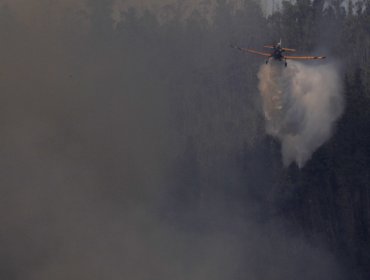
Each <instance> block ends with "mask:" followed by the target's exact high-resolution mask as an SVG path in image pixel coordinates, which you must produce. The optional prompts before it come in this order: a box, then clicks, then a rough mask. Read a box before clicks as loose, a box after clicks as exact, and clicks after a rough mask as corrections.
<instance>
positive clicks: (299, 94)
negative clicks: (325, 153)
mask: <svg viewBox="0 0 370 280" xmlns="http://www.w3.org/2000/svg"><path fill="white" fill-rule="evenodd" d="M258 78H259V90H260V93H261V96H262V101H263V110H264V114H265V119H266V132H267V133H268V134H270V135H272V136H274V137H276V138H278V139H279V140H280V141H281V145H282V156H283V163H284V165H285V166H288V165H290V164H291V163H292V162H296V163H297V164H298V166H299V167H303V166H304V165H305V163H306V162H307V161H308V160H309V159H310V158H311V156H312V154H313V152H315V151H316V150H317V149H318V148H319V147H320V146H321V145H322V144H323V143H324V142H325V141H327V140H328V139H329V138H330V135H331V133H332V129H333V125H334V123H335V121H336V120H337V119H338V118H339V117H340V115H341V114H342V112H343V98H342V83H341V80H340V75H339V72H338V68H337V67H336V65H334V64H325V65H315V66H308V65H305V64H302V63H298V62H289V64H288V67H287V68H284V65H283V63H279V62H272V63H270V64H268V65H263V66H261V68H260V70H259V72H258Z"/></svg>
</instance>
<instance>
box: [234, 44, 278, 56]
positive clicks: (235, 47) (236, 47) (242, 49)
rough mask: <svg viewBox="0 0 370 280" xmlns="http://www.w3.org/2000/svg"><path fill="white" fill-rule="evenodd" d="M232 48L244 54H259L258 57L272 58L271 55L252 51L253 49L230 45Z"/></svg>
mask: <svg viewBox="0 0 370 280" xmlns="http://www.w3.org/2000/svg"><path fill="white" fill-rule="evenodd" d="M230 47H232V48H234V49H238V50H239V51H242V52H249V53H253V54H258V55H261V56H266V57H270V56H271V54H269V53H264V52H259V51H255V50H251V49H244V48H241V47H238V46H234V45H230Z"/></svg>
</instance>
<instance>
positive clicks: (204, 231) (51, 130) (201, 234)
mask: <svg viewBox="0 0 370 280" xmlns="http://www.w3.org/2000/svg"><path fill="white" fill-rule="evenodd" d="M28 2H29V1H28ZM28 2H27V3H28ZM32 2H33V1H32ZM77 2H78V3H80V2H79V1H77ZM77 2H76V3H77ZM24 3H25V1H14V4H13V5H9V6H6V5H3V6H2V8H1V9H0V18H1V20H2V23H3V24H2V25H1V26H0V36H1V38H3V42H2V44H0V49H1V52H0V60H1V65H0V70H1V75H0V97H1V102H0V108H1V110H0V116H1V118H0V120H1V126H0V135H1V137H0V139H1V146H0V154H1V158H0V166H1V170H0V171H1V176H0V182H1V184H0V198H1V203H0V213H1V214H0V224H1V232H0V248H1V251H0V259H1V260H2V261H1V263H0V278H1V279H15V280H18V279H20V280H23V279H35V280H36V279H37V280H51V279H52V280H58V279H90V280H95V279H112V280H115V279H127V280H148V279H164V280H167V279H168V280H169V279H179V280H188V279H191V280H204V279H213V280H226V279H228V280H229V279H236V280H239V279H240V280H241V279H269V280H281V279H284V280H293V279H294V280H295V279H302V280H306V279H307V280H309V279H318V280H321V279H322V280H324V279H325V280H330V279H333V280H334V279H335V280H337V279H340V275H341V270H340V269H339V268H338V265H337V263H336V258H335V257H334V256H333V255H332V254H331V253H330V252H329V251H328V250H326V249H325V248H322V247H319V246H316V245H313V244H312V243H310V242H309V241H308V240H307V238H305V237H304V234H303V233H302V232H300V230H298V229H291V228H289V226H287V227H285V223H287V222H286V221H284V219H283V218H279V217H277V214H276V212H277V211H276V209H275V208H274V207H275V204H274V202H275V196H274V195H275V193H274V190H273V186H274V185H273V182H274V181H276V180H275V179H276V174H275V173H274V171H273V170H272V169H273V166H279V163H276V161H275V157H274V153H273V151H271V150H272V148H271V149H270V148H269V145H268V144H266V141H267V140H265V138H264V135H263V133H260V131H262V129H263V128H262V129H261V125H262V122H261V120H260V119H259V114H258V110H257V109H255V108H254V106H252V105H250V104H253V102H252V101H253V100H254V98H255V97H254V92H253V90H252V89H254V88H255V86H256V83H257V81H256V78H255V68H253V67H250V66H249V65H247V64H246V63H239V64H237V63H238V62H239V61H240V57H239V56H238V57H237V56H236V55H235V54H234V53H233V52H231V51H230V52H228V51H229V48H228V47H225V46H227V43H226V42H228V41H230V40H229V39H230V38H229V37H225V36H229V34H228V33H227V32H225V29H226V28H230V25H229V24H227V22H226V23H224V22H223V21H222V20H223V17H220V18H221V19H219V20H220V22H222V24H220V26H221V27H219V29H217V28H216V27H212V28H214V30H213V29H212V30H213V31H208V30H207V29H206V28H204V29H202V28H198V25H197V24H199V25H200V24H201V21H196V20H197V18H195V20H193V21H190V23H188V25H186V26H183V25H182V24H184V23H180V22H176V21H174V22H170V23H164V24H163V25H159V24H158V23H157V22H156V20H155V17H153V16H152V15H150V14H146V15H144V17H143V18H138V17H136V14H135V12H134V11H129V12H128V14H126V17H125V19H124V20H122V22H120V23H118V24H117V27H116V29H113V26H114V24H113V22H112V20H111V4H112V1H103V0H92V1H87V2H86V3H85V2H84V5H85V4H86V6H87V7H88V8H89V10H90V11H91V13H89V14H85V12H84V11H85V10H84V9H82V10H80V8H79V7H78V8H77V7H75V9H72V10H69V9H66V8H67V7H65V6H63V5H62V6H63V7H61V4H60V2H58V1H55V2H53V1H39V2H38V3H39V5H34V6H33V7H32V9H30V10H28V9H22V8H21V6H22V5H23V4H24ZM67 3H68V5H67ZM16 5H17V8H16ZM70 5H73V4H72V1H66V6H68V7H69V6H70ZM250 7H252V8H253V7H255V6H253V4H251V6H250ZM252 8H251V10H250V11H251V12H250V13H249V14H247V15H245V16H244V15H243V18H244V17H246V18H247V19H248V21H250V22H249V24H239V22H238V23H237V24H236V26H247V27H248V28H251V29H250V30H248V32H251V33H252V32H253V34H262V32H256V30H255V29H254V28H256V29H257V30H259V29H258V28H261V27H260V26H262V24H263V22H264V21H263V19H261V22H259V19H258V18H256V16H258V13H256V12H254V11H255V10H253V9H252ZM15 10H17V11H18V12H15ZM50 11H53V12H52V13H50ZM225 11H226V10H225V9H220V11H218V12H220V13H223V12H225ZM221 15H223V14H221ZM29 19H32V20H29ZM57 19H58V20H57ZM87 19H88V20H87ZM87 21H88V24H86V22H87ZM199 22H200V23H199ZM189 26H190V27H189ZM210 29H211V28H210ZM203 30H207V31H206V32H203ZM202 32H203V33H202ZM244 33H245V30H244V29H243V30H240V37H241V34H244ZM261 36H262V35H261ZM255 40H256V43H260V42H261V41H262V40H263V38H262V37H258V36H257V35H256V37H255ZM217 46H218V47H217ZM234 55H235V56H234ZM238 55H239V54H238ZM235 65H238V67H240V69H235V68H237V67H235ZM243 67H249V68H243ZM269 67H271V66H268V67H263V68H261V71H262V72H260V76H261V75H262V74H263V73H264V72H266V73H265V74H266V75H267V76H266V77H270V78H269V79H270V80H268V81H267V86H266V87H267V89H269V88H270V87H275V86H276V85H275V84H274V81H276V77H275V76H276V75H277V74H276V73H275V72H273V71H272V70H273V68H269ZM325 67H327V68H325ZM320 69H321V70H319V71H320V73H321V75H323V76H324V78H325V79H328V80H329V81H332V82H333V83H328V84H329V85H330V86H333V87H334V88H324V86H323V85H321V86H322V87H319V88H316V87H314V86H312V84H311V83H308V82H307V83H305V82H304V81H303V80H304V79H303V77H304V76H305V75H308V74H309V75H311V76H312V77H315V79H316V80H317V82H318V83H319V82H320V81H322V80H321V76H318V75H317V74H316V73H315V71H316V70H312V69H306V68H303V66H300V65H299V64H292V65H291V66H289V67H288V69H287V71H286V72H285V74H284V75H288V76H287V77H286V78H284V79H285V80H286V81H287V82H289V81H290V80H293V81H294V82H295V83H294V84H293V85H292V86H293V87H297V88H298V89H297V90H296V89H294V90H291V91H289V94H288V96H285V95H284V94H285V93H283V94H282V93H281V92H278V94H280V95H277V96H278V99H277V100H278V101H279V102H280V101H281V102H283V103H282V105H281V106H285V104H286V102H288V105H289V106H288V108H289V110H287V112H286V113H284V114H282V113H281V110H280V109H278V107H275V105H274V104H271V105H268V104H265V107H266V108H267V109H266V110H268V112H269V113H270V117H271V118H273V119H274V120H276V121H274V122H272V123H269V125H268V129H269V132H270V133H271V134H273V135H275V136H277V137H279V138H280V139H282V141H283V142H284V141H285V142H284V143H285V146H284V145H283V146H284V147H285V148H284V147H283V150H284V153H286V158H285V161H286V162H290V161H291V160H296V161H297V162H299V163H301V164H303V163H304V162H305V161H306V160H307V159H308V158H309V155H308V154H309V153H312V152H313V150H314V149H316V148H317V147H318V146H319V145H321V144H322V142H323V141H325V140H326V139H327V137H328V136H329V134H330V127H331V123H332V121H334V120H335V119H336V117H337V116H338V115H339V111H340V104H338V105H337V106H338V109H336V108H334V107H333V105H332V104H335V103H336V102H337V103H340V102H339V101H338V100H340V98H338V96H337V95H336V94H337V93H336V92H337V90H339V88H337V87H336V86H335V83H334V82H335V81H336V80H335V79H336V78H337V76H336V74H335V73H334V74H333V72H332V71H333V69H332V68H331V67H330V66H323V68H320ZM246 71H248V73H249V74H248V78H247V79H248V80H247V81H248V83H247V85H245V84H241V83H240V81H243V77H244V74H245V72H246ZM230 73H231V74H230ZM279 73H280V72H279ZM284 77H285V76H284ZM284 79H283V80H284ZM312 79H313V78H312ZM236 81H239V84H238V82H236ZM310 81H311V82H312V80H310ZM282 86H283V88H284V87H287V86H288V85H285V84H284V85H282ZM246 88H247V89H248V90H247V91H245V89H246ZM301 89H302V90H303V92H304V93H305V94H306V95H307V96H306V95H302V94H303V93H302V92H301V91H300V90H301ZM261 90H262V91H264V90H265V89H261ZM318 91H320V92H321V91H327V93H326V95H324V96H325V98H324V97H322V96H320V95H319V94H318ZM268 94H271V92H270V91H268V92H266V98H267V95H268ZM275 94H276V93H275ZM294 94H296V95H297V96H295V95H294ZM291 95H292V96H291ZM311 96H312V98H311ZM272 97H274V98H276V97H275V95H273V96H272ZM329 101H330V103H329ZM274 102H275V101H274ZM284 102H285V103H284ZM290 103H294V104H290ZM295 103H296V104H295ZM321 103H322V104H321ZM247 104H249V105H247ZM314 105H315V106H319V105H320V107H319V109H318V108H316V107H315V108H313V106H314ZM246 106H249V107H248V108H247V109H246ZM268 106H271V107H268ZM326 110H329V111H328V112H327V111H326ZM330 110H331V111H330ZM302 112H303V113H302ZM316 113H318V114H316ZM311 114H315V116H313V119H312V118H311ZM297 120H298V122H297ZM318 121H322V122H323V123H324V124H323V127H322V129H323V131H322V132H320V133H317V132H315V128H316V125H317V122H318ZM305 122H308V123H307V124H305ZM275 131H277V132H275ZM292 135H293V136H294V135H298V136H299V137H298V136H297V137H296V138H294V137H295V136H294V137H293V136H292ZM291 137H293V140H291V139H290V138H291ZM289 141H292V142H293V143H294V144H295V145H298V144H299V145H301V146H298V148H299V149H298V148H297V147H293V148H292V150H289V148H290V147H292V146H291V145H288V144H289ZM253 192H254V193H253Z"/></svg>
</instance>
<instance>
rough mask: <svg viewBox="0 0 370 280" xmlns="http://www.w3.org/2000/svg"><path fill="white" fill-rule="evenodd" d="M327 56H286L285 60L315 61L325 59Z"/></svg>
mask: <svg viewBox="0 0 370 280" xmlns="http://www.w3.org/2000/svg"><path fill="white" fill-rule="evenodd" d="M325 57H326V56H289V55H285V56H284V58H285V59H296V60H314V59H324V58H325Z"/></svg>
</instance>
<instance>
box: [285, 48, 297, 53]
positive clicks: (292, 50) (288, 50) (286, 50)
mask: <svg viewBox="0 0 370 280" xmlns="http://www.w3.org/2000/svg"><path fill="white" fill-rule="evenodd" d="M282 50H283V51H285V52H295V51H296V50H295V49H288V48H282Z"/></svg>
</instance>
